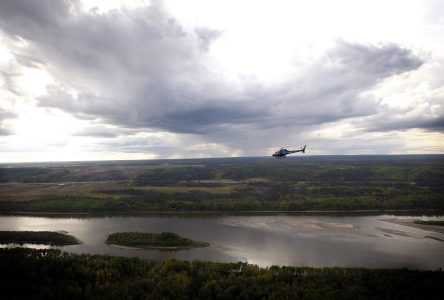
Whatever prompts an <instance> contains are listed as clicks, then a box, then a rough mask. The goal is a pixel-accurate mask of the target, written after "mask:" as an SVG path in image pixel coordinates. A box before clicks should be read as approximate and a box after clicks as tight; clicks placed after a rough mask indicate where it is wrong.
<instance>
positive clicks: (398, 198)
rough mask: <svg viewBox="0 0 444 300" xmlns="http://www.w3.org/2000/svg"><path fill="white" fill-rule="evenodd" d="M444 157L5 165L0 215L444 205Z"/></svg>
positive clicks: (420, 208)
mask: <svg viewBox="0 0 444 300" xmlns="http://www.w3.org/2000/svg"><path fill="white" fill-rule="evenodd" d="M443 198H444V155H392V156H294V157H289V158H286V159H282V160H276V159H274V158H271V157H270V158H265V157H263V158H261V157H258V158H220V159H188V160H150V161H108V162H76V163H41V164H38V163H36V164H3V165H0V213H130V212H226V211H230V212H236V211H237V212H242V211H253V212H261V211H356V210H363V211H371V210H378V211H383V210H414V211H433V210H441V211H442V210H444V199H443Z"/></svg>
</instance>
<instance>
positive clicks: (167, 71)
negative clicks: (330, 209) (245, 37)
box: [0, 0, 444, 161]
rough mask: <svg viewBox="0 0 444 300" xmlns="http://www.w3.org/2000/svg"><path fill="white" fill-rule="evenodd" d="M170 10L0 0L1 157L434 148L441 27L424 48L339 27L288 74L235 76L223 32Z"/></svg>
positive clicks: (439, 116)
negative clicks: (351, 35)
mask: <svg viewBox="0 0 444 300" xmlns="http://www.w3.org/2000/svg"><path fill="white" fill-rule="evenodd" d="M428 4H429V5H430V6H432V5H435V2H433V1H430V2H429V3H428ZM167 7H168V6H167V5H165V4H164V3H163V2H161V1H154V2H152V3H150V4H148V5H146V6H138V7H136V8H134V7H133V8H130V7H120V8H119V9H115V10H110V11H105V12H103V11H99V10H98V9H94V8H93V9H87V8H86V7H85V5H82V4H81V3H80V2H79V3H77V2H68V1H66V2H64V1H55V0H54V1H51V0H46V1H31V0H28V1H25V0H10V1H8V0H4V1H1V2H0V29H1V36H2V39H1V40H0V43H2V44H3V45H4V49H6V50H5V52H4V53H7V55H6V54H5V56H7V58H6V59H3V60H2V61H1V64H0V68H1V72H0V76H1V78H2V81H1V94H0V96H1V97H2V100H1V101H2V103H0V139H1V140H0V143H1V144H2V148H3V150H0V151H3V152H4V154H5V159H2V160H4V161H7V160H12V161H17V160H39V158H38V157H36V155H41V153H42V152H49V153H58V152H62V153H67V152H66V151H67V150H66V149H67V147H71V148H72V145H74V144H77V145H84V146H81V147H80V148H82V149H75V150H73V152H70V155H71V156H66V155H60V156H57V155H56V156H55V157H56V159H57V157H60V158H61V159H70V157H72V159H82V158H84V157H85V156H82V155H78V156H76V155H75V153H79V151H83V152H84V153H85V155H86V154H87V153H90V152H96V153H97V152H99V153H102V154H103V155H102V156H96V157H99V158H134V157H137V158H139V157H140V158H145V157H161V158H168V157H193V156H230V155H268V154H269V153H268V152H267V151H269V150H270V149H271V148H273V147H279V146H286V145H294V144H297V145H301V146H302V145H303V144H309V145H310V146H311V147H312V148H314V149H313V150H314V151H313V152H312V153H318V154H335V153H345V154H355V153H369V154H381V153H422V152H425V153H442V152H443V149H444V143H442V133H443V129H444V112H443V104H444V98H443V97H444V76H443V75H444V74H443V66H444V65H443V60H442V59H443V57H442V56H441V57H440V56H439V54H440V53H438V54H437V53H436V50H435V49H441V50H442V49H443V48H442V46H443V44H442V37H440V38H438V37H436V38H437V40H435V43H438V45H440V46H441V48H439V47H438V48H436V46H433V47H429V48H427V45H424V44H422V45H419V46H412V45H414V43H413V44H410V45H405V44H404V45H403V44H401V43H397V42H396V41H387V40H381V41H377V42H374V41H369V42H362V41H353V40H350V39H346V37H343V36H341V35H340V34H338V35H335V36H332V37H329V38H331V41H332V42H331V43H330V44H329V45H328V46H323V47H320V46H319V47H318V48H317V50H316V53H318V54H317V55H313V56H312V57H310V59H306V60H304V59H303V57H299V58H298V56H297V53H295V54H294V58H295V59H294V60H293V61H289V62H288V63H289V65H291V64H293V67H292V68H291V69H290V71H289V72H287V74H286V76H285V77H284V78H280V79H279V80H274V81H270V82H268V81H266V80H262V79H261V78H260V76H255V74H248V76H245V75H242V74H241V75H240V76H238V77H236V78H235V79H233V78H232V77H231V78H230V77H229V76H226V74H225V73H224V68H223V66H221V65H223V57H222V59H219V58H218V57H217V55H215V54H214V53H213V52H212V49H213V44H217V43H218V42H220V41H224V39H226V40H228V37H229V34H230V32H229V31H224V30H219V29H217V28H211V27H210V26H202V24H196V25H191V26H190V25H189V24H182V23H181V21H180V20H179V18H176V17H175V16H174V15H173V13H172V12H170V11H169V10H168V8H167ZM441 8H442V7H441ZM443 13H444V12H443ZM426 15H427V14H426ZM427 16H428V15H427ZM430 16H432V15H430ZM431 18H432V17H431ZM432 19H433V18H432ZM432 21H433V22H435V23H433V24H435V26H438V27H440V26H441V27H440V28H444V26H443V24H442V22H443V21H442V19H438V20H432ZM439 22H441V23H439ZM325 26H328V24H325ZM265 37H266V36H265ZM265 37H264V38H265ZM288 39H289V40H291V39H298V36H288ZM326 39H327V38H326ZM413 42H415V41H413ZM215 46H217V45H215ZM283 46H284V45H283ZM319 49H321V50H319ZM0 54H1V52H0ZM251 54H252V55H253V54H254V53H251ZM263 59H267V60H273V59H274V58H273V57H272V56H271V57H266V58H263ZM276 59H277V57H276ZM221 61H222V64H221ZM259 63H260V61H258V64H259ZM32 72H37V73H36V75H34V77H32V76H31V75H29V74H33V73H32ZM439 75H441V76H439ZM42 78H43V79H42ZM45 78H46V79H45ZM46 115H47V116H48V119H47V120H46V121H47V122H51V121H49V120H50V119H51V118H52V120H53V121H52V123H51V124H49V125H48V127H45V128H46V130H45V128H42V130H40V131H39V132H37V134H40V135H41V136H42V138H41V139H40V140H39V142H38V143H37V146H35V147H36V148H34V149H33V148H32V147H31V148H29V147H27V142H26V132H27V126H30V127H32V126H35V125H36V124H35V122H36V121H37V122H39V118H42V117H43V118H45V119H46V117H45V116H46ZM31 116H32V117H33V118H37V119H34V120H31ZM38 116H40V117H38ZM27 120H28V121H27ZM40 120H41V121H42V122H43V121H44V120H42V119H40ZM62 123H63V124H62ZM58 124H59V125H58ZM58 126H59V128H60V132H56V133H54V134H52V133H51V132H50V131H51V129H50V128H53V127H58ZM62 128H64V129H63V130H62ZM48 135H52V137H53V138H51V137H48ZM18 152H19V153H21V154H20V155H14V153H18ZM33 153H34V154H35V155H33ZM107 153H108V154H109V153H114V155H106V154H107ZM130 153H133V154H134V153H137V154H139V156H131V155H130ZM126 154H128V155H126ZM41 159H42V160H46V159H45V157H42V158H41Z"/></svg>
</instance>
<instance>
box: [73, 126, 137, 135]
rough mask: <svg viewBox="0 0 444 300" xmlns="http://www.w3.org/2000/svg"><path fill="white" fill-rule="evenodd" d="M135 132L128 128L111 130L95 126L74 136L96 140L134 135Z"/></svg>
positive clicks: (86, 128)
mask: <svg viewBox="0 0 444 300" xmlns="http://www.w3.org/2000/svg"><path fill="white" fill-rule="evenodd" d="M132 134H135V131H132V130H131V129H127V128H109V127H106V126H103V125H93V126H88V127H85V128H83V129H82V130H81V131H77V132H75V133H73V134H72V135H74V136H87V137H96V138H115V137H118V136H122V135H132Z"/></svg>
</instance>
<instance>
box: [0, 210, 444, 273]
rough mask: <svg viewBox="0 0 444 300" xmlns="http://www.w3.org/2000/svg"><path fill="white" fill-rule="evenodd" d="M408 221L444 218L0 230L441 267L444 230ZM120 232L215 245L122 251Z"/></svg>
mask: <svg viewBox="0 0 444 300" xmlns="http://www.w3.org/2000/svg"><path fill="white" fill-rule="evenodd" d="M409 219H434V220H443V219H444V216H442V215H441V216H428V217H425V216H422V215H421V216H398V215H397V216H394V215H372V216H365V215H364V216H363V215H288V214H274V215H273V214H271V215H222V214H219V215H218V214H206V215H205V214H203V215H199V214H182V215H168V214H165V215H147V216H101V217H97V216H94V217H91V216H89V217H66V216H64V217H47V216H0V230H32V231H43V230H49V231H61V232H66V233H68V234H71V235H74V236H75V237H77V238H78V239H80V240H81V241H82V242H83V243H82V244H80V245H74V246H65V247H52V248H59V249H62V250H64V251H68V252H74V253H98V254H110V255H121V256H138V257H143V258H149V259H155V260H158V259H166V258H180V259H188V260H193V259H199V260H210V261H219V262H237V261H247V262H249V263H252V264H257V265H259V266H270V265H292V266H314V267H332V266H339V267H368V268H398V267H408V268H413V269H431V270H434V269H437V268H443V267H444V255H443V254H444V234H443V233H440V232H435V231H429V230H423V229H419V228H414V227H410V226H404V225H400V224H395V223H393V221H395V222H396V221H397V220H401V221H402V220H409ZM119 231H141V232H155V233H158V232H164V231H171V232H175V233H177V234H179V235H181V236H184V237H187V238H190V239H194V240H199V241H204V242H208V243H210V247H207V248H196V249H190V250H180V251H159V250H133V249H121V248H117V247H113V246H108V245H106V244H104V241H105V240H106V238H107V236H108V234H110V233H113V232H119ZM4 246H5V245H4ZM8 246H14V245H8ZM30 246H35V247H42V246H38V245H30ZM43 247H50V246H43Z"/></svg>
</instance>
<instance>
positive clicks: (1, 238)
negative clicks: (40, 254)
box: [0, 231, 81, 246]
mask: <svg viewBox="0 0 444 300" xmlns="http://www.w3.org/2000/svg"><path fill="white" fill-rule="evenodd" d="M80 243H81V242H80V241H79V240H78V239H77V238H75V237H74V236H72V235H69V234H64V233H60V232H53V231H0V244H20V245H23V244H43V245H51V246H67V245H77V244H80Z"/></svg>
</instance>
